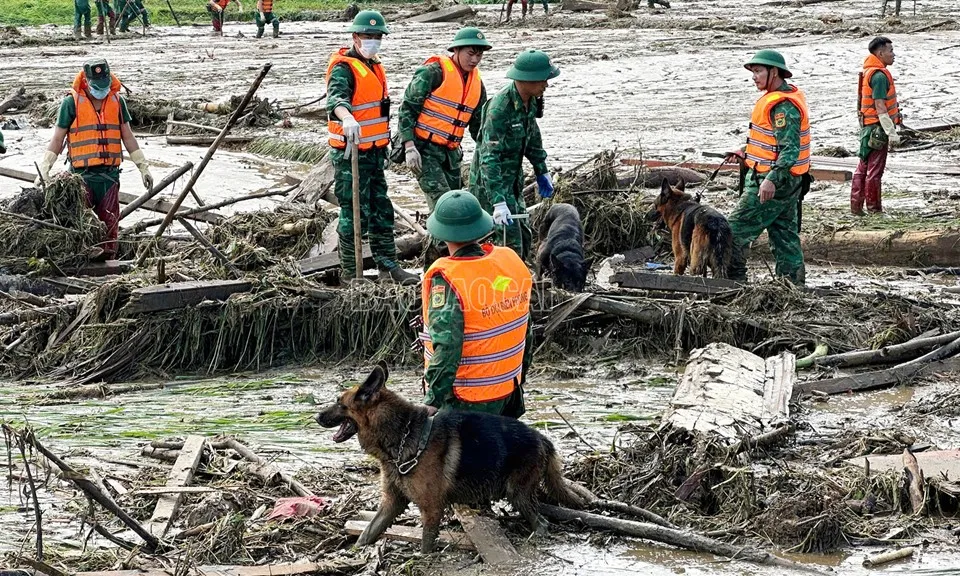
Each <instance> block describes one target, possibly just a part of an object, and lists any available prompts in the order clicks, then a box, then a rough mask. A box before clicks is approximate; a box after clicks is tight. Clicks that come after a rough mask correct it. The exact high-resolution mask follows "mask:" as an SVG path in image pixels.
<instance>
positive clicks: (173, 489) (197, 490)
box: [133, 486, 224, 496]
mask: <svg viewBox="0 0 960 576" xmlns="http://www.w3.org/2000/svg"><path fill="white" fill-rule="evenodd" d="M223 490H224V489H223V488H208V487H206V486H157V487H155V488H141V489H139V490H134V491H133V493H134V494H136V495H138V496H140V495H144V494H152V495H156V494H161V495H166V494H210V493H212V492H223Z"/></svg>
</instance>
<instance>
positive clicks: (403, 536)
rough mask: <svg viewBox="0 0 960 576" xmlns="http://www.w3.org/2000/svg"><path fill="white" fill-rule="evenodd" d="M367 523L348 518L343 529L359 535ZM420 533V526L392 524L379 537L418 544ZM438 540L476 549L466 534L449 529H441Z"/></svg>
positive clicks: (463, 548) (465, 548) (468, 548)
mask: <svg viewBox="0 0 960 576" xmlns="http://www.w3.org/2000/svg"><path fill="white" fill-rule="evenodd" d="M369 523H370V522H368V521H365V520H348V521H347V523H346V525H345V526H344V528H343V529H344V531H345V532H346V533H347V534H350V535H351V536H359V535H360V534H361V533H363V531H364V529H366V527H367V524H369ZM422 533H423V529H422V528H414V527H411V526H401V525H399V524H394V525H393V526H391V527H389V528H387V531H386V532H384V533H383V536H381V538H386V539H387V540H397V541H400V542H410V543H411V544H420V542H421V540H422V539H421V535H422ZM438 540H439V541H440V543H442V544H444V545H446V546H454V547H456V548H459V549H460V550H476V547H475V546H474V545H473V543H472V542H470V539H469V538H467V535H466V534H459V533H455V532H450V531H449V530H441V531H440V536H439V537H438Z"/></svg>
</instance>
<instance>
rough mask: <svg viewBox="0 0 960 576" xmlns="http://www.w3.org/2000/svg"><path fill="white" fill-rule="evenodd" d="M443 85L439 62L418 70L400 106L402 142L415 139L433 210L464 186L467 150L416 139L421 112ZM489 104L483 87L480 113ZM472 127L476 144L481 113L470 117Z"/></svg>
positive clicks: (423, 187)
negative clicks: (462, 172) (462, 171)
mask: <svg viewBox="0 0 960 576" xmlns="http://www.w3.org/2000/svg"><path fill="white" fill-rule="evenodd" d="M442 83H443V70H441V68H440V63H439V62H432V63H430V64H428V65H426V66H421V67H420V68H417V70H416V71H415V72H414V73H413V78H412V79H411V80H410V84H408V85H407V89H406V91H405V92H404V93H403V103H402V104H401V105H400V115H399V128H400V139H401V141H403V142H409V141H411V140H413V142H414V145H415V146H416V147H417V150H418V151H419V152H420V157H421V158H422V159H423V168H421V170H420V177H419V178H417V182H418V183H419V184H420V189H421V190H423V194H424V195H425V196H426V198H427V206H428V207H429V208H430V210H433V205H434V204H436V202H437V200H438V199H439V198H440V197H441V196H443V194H444V192H448V191H450V190H457V189H459V188H461V187H462V183H461V181H460V165H461V163H462V162H463V150H462V149H461V148H460V147H459V146H457V147H456V148H454V149H453V150H451V149H449V148H447V147H446V146H440V145H439V144H434V143H432V142H427V141H425V140H421V139H419V138H416V135H415V133H414V128H415V127H416V125H417V118H419V117H420V111H421V110H423V102H424V101H425V100H426V99H427V96H429V95H430V94H431V93H432V92H433V91H434V90H436V89H437V88H439V87H440V85H441V84H442ZM486 102H487V90H486V88H485V87H484V86H483V84H481V85H480V102H479V103H478V104H477V110H480V109H481V108H482V107H483V105H484V104H485V103H486ZM468 128H469V130H470V136H471V137H473V139H474V141H476V140H477V137H478V133H479V132H480V114H474V115H473V116H471V117H470V124H469V125H468Z"/></svg>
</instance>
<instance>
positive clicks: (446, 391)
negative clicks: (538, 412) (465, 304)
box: [423, 243, 533, 418]
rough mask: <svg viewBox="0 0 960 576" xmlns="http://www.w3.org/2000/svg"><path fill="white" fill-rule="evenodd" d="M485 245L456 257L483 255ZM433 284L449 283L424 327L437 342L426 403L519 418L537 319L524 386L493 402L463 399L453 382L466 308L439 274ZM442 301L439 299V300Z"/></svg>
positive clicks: (427, 376)
mask: <svg viewBox="0 0 960 576" xmlns="http://www.w3.org/2000/svg"><path fill="white" fill-rule="evenodd" d="M483 255H484V252H483V248H481V247H480V245H479V244H477V243H471V244H467V245H466V246H464V247H462V248H460V249H459V250H457V253H456V254H454V256H455V257H458V258H461V257H471V256H473V257H476V256H483ZM431 282H432V284H431V286H432V287H433V288H436V287H437V286H445V287H446V291H445V292H444V298H443V300H442V304H440V305H439V306H435V305H434V300H433V299H431V300H430V314H429V318H430V325H429V326H425V327H424V330H425V331H426V332H428V333H429V334H430V340H431V342H432V343H433V357H432V358H431V359H430V365H429V366H428V367H427V370H426V372H424V374H423V386H424V394H425V395H426V396H425V397H424V399H423V403H424V404H428V405H430V406H433V407H435V408H438V409H451V410H471V411H473V412H487V413H491V414H500V415H503V416H511V417H513V418H519V417H520V416H522V415H523V413H524V411H525V409H524V406H523V384H524V382H525V381H526V375H527V371H528V370H529V368H530V359H531V358H532V356H533V348H532V346H533V336H532V330H533V322H528V323H527V341H526V348H524V352H523V372H521V374H520V386H519V387H517V388H516V389H515V390H514V393H513V394H512V395H511V396H510V397H509V398H504V399H503V400H495V401H493V402H462V401H460V400H458V399H457V397H456V396H454V394H453V381H454V379H455V377H456V375H457V368H458V367H459V366H460V358H461V355H462V353H463V333H464V320H463V308H461V306H460V300H459V298H457V295H456V293H455V292H454V291H453V289H452V288H450V285H449V284H448V283H447V281H446V280H444V278H443V276H442V275H440V274H437V275H436V276H434V277H433V279H432V280H431ZM438 300H439V299H438Z"/></svg>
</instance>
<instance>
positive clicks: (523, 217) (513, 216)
mask: <svg viewBox="0 0 960 576" xmlns="http://www.w3.org/2000/svg"><path fill="white" fill-rule="evenodd" d="M510 218H511V219H513V220H529V219H530V214H529V213H527V212H524V213H523V214H511V215H510ZM507 226H509V224H507V225H506V226H504V227H503V245H504V246H506V245H507ZM517 226H520V223H519V222H517ZM520 236H521V237H522V236H523V233H522V231H521V234H520ZM521 242H522V239H521Z"/></svg>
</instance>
